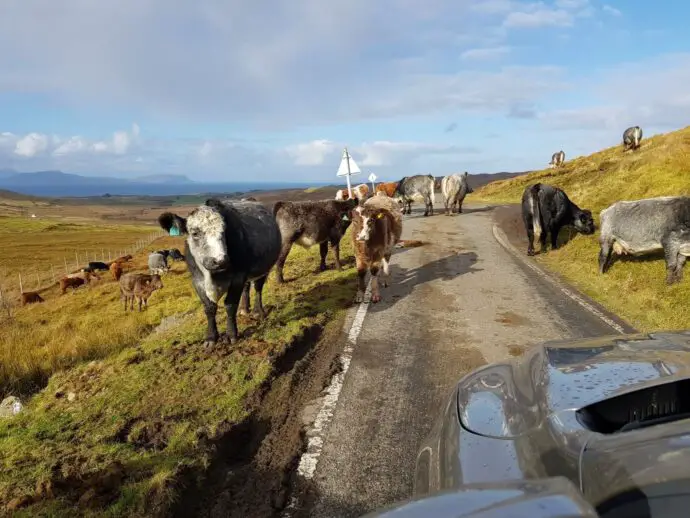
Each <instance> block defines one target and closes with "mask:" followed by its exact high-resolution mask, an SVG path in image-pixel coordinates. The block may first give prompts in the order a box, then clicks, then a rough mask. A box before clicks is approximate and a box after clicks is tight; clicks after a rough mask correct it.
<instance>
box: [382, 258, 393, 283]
mask: <svg viewBox="0 0 690 518" xmlns="http://www.w3.org/2000/svg"><path fill="white" fill-rule="evenodd" d="M390 261H391V254H385V255H384V256H383V261H382V263H383V264H382V266H383V287H384V288H387V287H388V285H389V280H390V275H391V269H390V267H391V263H390Z"/></svg>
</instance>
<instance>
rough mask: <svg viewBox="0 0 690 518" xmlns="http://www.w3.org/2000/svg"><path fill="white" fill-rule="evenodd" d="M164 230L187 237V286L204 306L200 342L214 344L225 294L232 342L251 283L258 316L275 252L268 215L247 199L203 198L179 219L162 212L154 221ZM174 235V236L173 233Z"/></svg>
mask: <svg viewBox="0 0 690 518" xmlns="http://www.w3.org/2000/svg"><path fill="white" fill-rule="evenodd" d="M158 222H159V224H160V226H161V227H162V228H163V229H164V230H166V231H168V232H170V230H171V229H172V228H173V227H174V228H175V229H176V230H177V232H179V233H180V234H187V239H186V241H185V251H184V256H185V262H186V263H187V269H188V270H189V271H190V273H191V274H192V284H193V286H194V289H195V290H196V293H197V295H198V296H199V299H201V302H202V303H203V305H204V313H205V314H206V320H207V323H208V331H207V335H206V344H207V345H212V344H215V343H216V342H217V341H218V338H219V335H218V327H217V326H216V312H217V310H218V301H219V300H220V298H221V297H222V296H223V295H225V309H226V312H227V317H228V326H227V329H228V331H227V334H228V337H229V338H230V343H235V342H236V341H237V339H238V337H239V335H238V333H237V310H238V305H239V303H240V298H241V297H243V298H244V303H243V307H242V311H243V312H248V311H249V283H250V281H251V282H252V283H253V284H254V291H255V293H256V303H255V304H254V313H255V315H257V316H258V317H259V318H264V316H265V311H264V307H263V302H262V298H261V295H262V290H263V287H264V284H265V282H266V279H267V277H268V274H269V272H270V271H271V268H273V265H274V264H275V262H276V260H277V259H278V255H279V254H280V244H281V243H280V229H279V228H278V225H277V223H276V220H275V218H274V216H273V214H271V212H270V211H269V210H268V209H267V208H266V207H265V206H264V205H262V204H261V203H258V202H253V201H231V200H225V201H221V200H218V199H213V198H212V199H209V200H206V203H205V204H204V205H201V206H199V207H197V208H196V209H194V210H193V211H192V212H191V214H190V215H189V216H188V217H187V218H186V219H185V218H182V217H180V216H178V215H176V214H172V213H170V212H166V213H164V214H161V215H160V216H159V218H158ZM177 232H176V233H177Z"/></svg>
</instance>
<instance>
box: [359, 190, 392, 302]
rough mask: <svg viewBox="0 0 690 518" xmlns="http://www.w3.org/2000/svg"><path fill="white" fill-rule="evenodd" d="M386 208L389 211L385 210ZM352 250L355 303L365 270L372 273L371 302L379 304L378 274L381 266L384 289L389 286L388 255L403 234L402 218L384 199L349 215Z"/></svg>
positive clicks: (361, 294) (372, 201) (360, 290)
mask: <svg viewBox="0 0 690 518" xmlns="http://www.w3.org/2000/svg"><path fill="white" fill-rule="evenodd" d="M387 205H388V206H389V207H390V208H389V207H387ZM352 216H353V217H352V234H351V236H352V246H353V248H354V250H355V259H356V265H357V276H358V286H357V299H356V300H357V302H361V301H362V300H363V298H364V289H365V282H364V278H365V277H366V274H367V270H368V271H369V272H370V273H371V302H373V303H376V302H379V301H380V300H381V294H380V292H379V283H378V273H379V268H380V267H381V266H383V273H384V275H385V278H384V280H383V286H384V287H386V286H388V278H389V276H390V272H389V263H390V259H391V254H392V253H393V249H394V248H395V245H396V243H397V242H398V240H399V239H400V235H401V234H402V214H401V213H400V210H399V209H397V208H395V209H394V202H393V201H392V200H391V199H390V198H387V197H385V198H384V197H381V196H374V197H373V198H370V199H369V200H367V202H366V203H365V204H364V205H363V206H361V207H357V208H356V209H355V210H354V211H352Z"/></svg>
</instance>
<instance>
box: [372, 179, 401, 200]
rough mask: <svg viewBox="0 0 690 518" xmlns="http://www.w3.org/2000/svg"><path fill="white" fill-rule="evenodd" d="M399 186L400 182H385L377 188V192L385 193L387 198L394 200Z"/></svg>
mask: <svg viewBox="0 0 690 518" xmlns="http://www.w3.org/2000/svg"><path fill="white" fill-rule="evenodd" d="M397 186H398V182H384V183H380V184H378V185H377V186H376V192H377V193H379V192H385V193H386V196H388V197H389V198H392V197H393V195H394V194H395V189H396V187H397Z"/></svg>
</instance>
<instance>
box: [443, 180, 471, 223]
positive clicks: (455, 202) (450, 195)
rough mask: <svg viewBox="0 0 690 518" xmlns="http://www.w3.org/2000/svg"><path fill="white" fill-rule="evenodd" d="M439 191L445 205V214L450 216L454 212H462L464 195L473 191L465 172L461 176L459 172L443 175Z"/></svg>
mask: <svg viewBox="0 0 690 518" xmlns="http://www.w3.org/2000/svg"><path fill="white" fill-rule="evenodd" d="M441 192H442V193H443V202H444V204H445V206H446V215H448V216H450V215H451V213H453V212H455V208H456V206H457V212H458V214H460V213H461V212H462V202H463V201H465V196H467V195H468V194H470V193H472V192H474V191H473V190H472V188H471V187H470V184H469V183H468V182H467V172H465V173H464V174H463V175H462V176H460V175H459V174H451V175H449V176H444V177H443V180H441Z"/></svg>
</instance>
